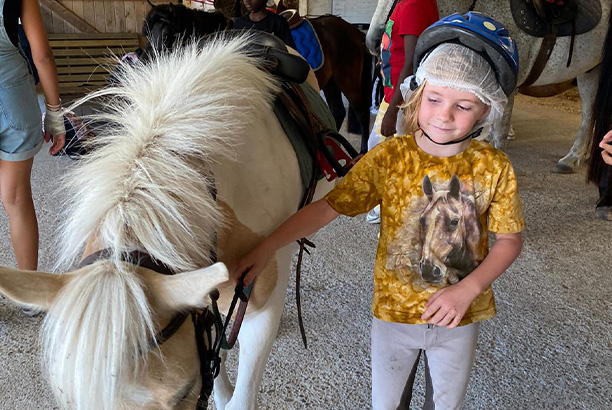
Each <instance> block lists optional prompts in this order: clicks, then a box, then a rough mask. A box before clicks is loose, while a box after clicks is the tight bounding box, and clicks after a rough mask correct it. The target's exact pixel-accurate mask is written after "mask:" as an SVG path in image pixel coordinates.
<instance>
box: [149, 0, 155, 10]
mask: <svg viewBox="0 0 612 410" xmlns="http://www.w3.org/2000/svg"><path fill="white" fill-rule="evenodd" d="M147 3H149V6H151V8H152V9H153V8H155V4H153V3H151V0H147Z"/></svg>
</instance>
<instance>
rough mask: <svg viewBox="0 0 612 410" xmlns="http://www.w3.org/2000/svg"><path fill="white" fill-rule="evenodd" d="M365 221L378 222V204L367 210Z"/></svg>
mask: <svg viewBox="0 0 612 410" xmlns="http://www.w3.org/2000/svg"><path fill="white" fill-rule="evenodd" d="M366 222H367V223H369V224H379V223H380V205H376V206H375V207H374V208H373V209H372V210H371V211H370V212H368V214H367V215H366Z"/></svg>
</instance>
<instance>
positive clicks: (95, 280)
mask: <svg viewBox="0 0 612 410" xmlns="http://www.w3.org/2000/svg"><path fill="white" fill-rule="evenodd" d="M153 334H154V326H153V321H152V318H151V313H150V310H149V306H148V303H147V297H146V295H145V292H144V290H143V288H142V286H141V284H140V281H139V279H138V276H137V275H135V274H134V273H133V272H129V271H128V268H127V265H122V266H117V265H115V264H113V263H110V262H104V263H101V264H98V265H96V266H94V267H92V268H91V269H90V270H89V271H87V272H84V273H82V274H81V275H77V276H75V277H74V278H73V279H72V280H71V281H70V282H69V283H68V284H67V285H66V287H65V288H64V289H63V290H62V292H61V293H60V294H59V296H58V301H57V303H54V304H53V306H52V308H51V310H50V311H49V313H48V314H47V316H46V317H45V320H44V322H43V326H42V329H41V340H42V348H43V366H44V367H45V368H46V370H47V371H48V372H49V373H48V374H49V375H50V376H51V377H50V378H49V380H50V383H51V388H52V390H53V393H54V395H55V396H56V398H57V400H58V403H60V407H61V408H70V409H88V410H89V409H91V410H97V409H100V410H102V409H114V408H117V407H118V406H119V404H120V398H121V397H122V396H123V390H124V389H125V388H126V387H128V384H127V380H129V379H130V378H132V377H133V376H134V374H136V372H137V371H138V370H139V366H140V365H142V363H144V362H143V359H144V358H145V357H146V354H147V351H148V350H149V349H150V340H152V337H153ZM88 369H89V370H88ZM91 369H94V371H91Z"/></svg>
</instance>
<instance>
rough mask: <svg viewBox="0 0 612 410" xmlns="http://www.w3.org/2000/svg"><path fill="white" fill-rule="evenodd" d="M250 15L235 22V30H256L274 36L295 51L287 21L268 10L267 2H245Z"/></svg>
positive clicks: (260, 0)
mask: <svg viewBox="0 0 612 410" xmlns="http://www.w3.org/2000/svg"><path fill="white" fill-rule="evenodd" d="M243 3H244V7H246V9H247V10H248V13H247V14H245V15H244V16H240V17H237V18H236V19H235V20H234V28H235V29H243V30H244V29H254V30H261V31H265V32H268V33H272V34H274V35H275V36H276V37H278V38H280V39H281V40H283V42H284V43H285V44H286V45H288V46H289V47H291V48H293V49H295V42H294V41H293V37H291V29H290V28H289V23H288V22H287V20H286V19H285V18H284V17H282V16H279V15H277V14H275V13H273V12H271V11H269V10H268V9H267V8H266V0H243Z"/></svg>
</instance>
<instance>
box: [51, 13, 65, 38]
mask: <svg viewBox="0 0 612 410" xmlns="http://www.w3.org/2000/svg"><path fill="white" fill-rule="evenodd" d="M51 15H52V16H53V29H52V30H53V33H63V32H64V19H63V18H62V16H60V15H58V14H57V13H56V12H54V11H53V12H51Z"/></svg>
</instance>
